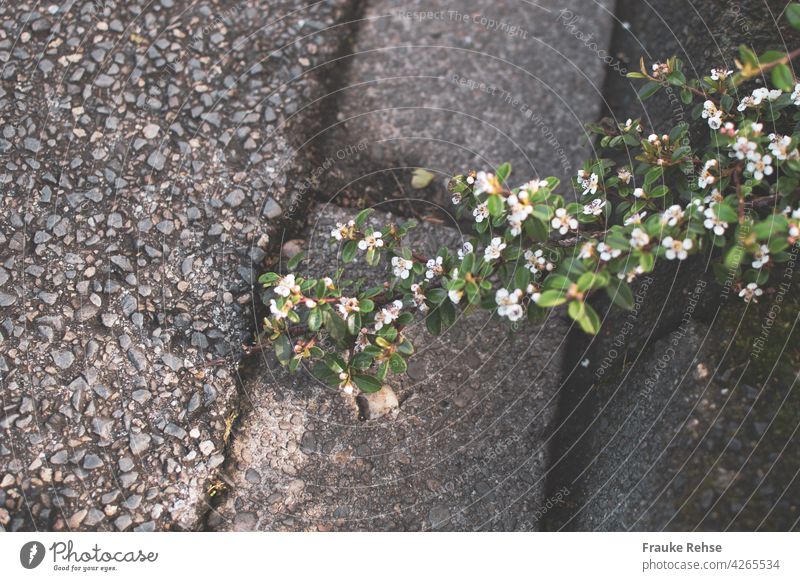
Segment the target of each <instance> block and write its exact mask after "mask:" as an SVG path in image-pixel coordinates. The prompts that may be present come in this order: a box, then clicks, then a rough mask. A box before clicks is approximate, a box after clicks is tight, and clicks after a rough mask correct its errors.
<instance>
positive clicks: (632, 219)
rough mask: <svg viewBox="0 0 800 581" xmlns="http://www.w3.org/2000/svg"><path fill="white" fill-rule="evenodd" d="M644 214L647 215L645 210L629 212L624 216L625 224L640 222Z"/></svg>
mask: <svg viewBox="0 0 800 581" xmlns="http://www.w3.org/2000/svg"><path fill="white" fill-rule="evenodd" d="M645 216H647V212H636V213H635V214H631V215H630V216H628V217H627V218H625V226H630V225H632V224H641V223H642V220H644V217H645Z"/></svg>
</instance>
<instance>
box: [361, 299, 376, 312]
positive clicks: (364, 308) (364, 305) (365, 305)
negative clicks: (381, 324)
mask: <svg viewBox="0 0 800 581" xmlns="http://www.w3.org/2000/svg"><path fill="white" fill-rule="evenodd" d="M358 308H359V309H360V310H361V312H362V313H371V312H372V311H373V310H374V309H375V303H374V302H373V301H371V300H370V299H361V300H360V301H358Z"/></svg>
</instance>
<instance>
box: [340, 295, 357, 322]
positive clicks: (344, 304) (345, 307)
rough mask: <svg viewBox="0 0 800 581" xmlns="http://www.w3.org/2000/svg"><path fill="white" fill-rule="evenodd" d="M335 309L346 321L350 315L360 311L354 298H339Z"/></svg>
mask: <svg viewBox="0 0 800 581" xmlns="http://www.w3.org/2000/svg"><path fill="white" fill-rule="evenodd" d="M336 308H337V309H339V312H340V313H341V314H342V318H344V319H346V318H347V316H348V315H349V314H350V313H358V312H359V311H361V306H360V305H359V304H358V299H356V298H347V297H340V298H339V304H338V305H336Z"/></svg>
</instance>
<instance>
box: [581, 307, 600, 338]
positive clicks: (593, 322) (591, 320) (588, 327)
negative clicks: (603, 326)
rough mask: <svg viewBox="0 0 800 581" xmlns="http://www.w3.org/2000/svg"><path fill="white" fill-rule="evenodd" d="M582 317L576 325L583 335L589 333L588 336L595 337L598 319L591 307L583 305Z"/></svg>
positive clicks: (598, 327)
mask: <svg viewBox="0 0 800 581" xmlns="http://www.w3.org/2000/svg"><path fill="white" fill-rule="evenodd" d="M583 308H584V311H585V312H584V316H583V317H582V318H581V319H580V320H579V321H578V324H579V325H580V326H581V329H583V331H584V332H585V333H589V334H590V335H597V332H598V331H600V317H599V316H598V314H597V311H595V310H594V309H593V308H592V307H591V305H587V304H586V303H584V305H583Z"/></svg>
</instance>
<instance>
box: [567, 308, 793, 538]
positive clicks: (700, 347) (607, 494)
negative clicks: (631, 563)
mask: <svg viewBox="0 0 800 581" xmlns="http://www.w3.org/2000/svg"><path fill="white" fill-rule="evenodd" d="M768 309H769V305H767V306H766V307H765V308H763V309H758V310H757V311H756V312H755V313H753V312H750V313H748V314H747V315H746V316H747V317H753V316H755V317H756V318H757V319H758V323H760V322H761V321H762V320H764V316H765V313H766V312H767V311H768ZM787 318H788V319H789V320H788V321H786V320H784V321H783V323H784V325H785V327H789V325H790V324H791V322H792V321H791V319H793V315H789V316H788V317H787ZM737 323H738V321H735V320H727V321H724V322H717V324H716V325H712V326H711V327H709V326H708V325H706V324H704V323H702V322H699V321H687V322H685V323H684V324H683V325H681V326H680V327H679V328H677V329H676V330H675V331H673V332H672V333H670V334H668V335H666V336H665V337H663V338H661V339H660V340H659V341H657V342H655V343H654V344H653V345H652V347H651V348H649V349H647V350H646V351H644V352H642V353H641V354H640V355H639V356H638V357H637V360H636V362H635V363H634V364H633V365H632V366H630V367H629V368H626V370H625V374H624V377H613V378H612V377H609V378H607V379H605V380H601V381H600V382H599V383H598V385H597V390H598V391H599V394H600V395H599V397H598V398H597V400H596V402H595V406H596V407H595V410H594V417H593V420H594V421H593V422H592V423H591V425H590V426H589V433H588V434H587V436H586V437H585V438H584V439H583V440H581V443H580V444H581V446H582V447H583V450H582V453H581V454H578V455H576V456H575V457H573V458H572V460H573V461H577V462H578V463H577V465H575V466H573V467H572V469H573V471H574V473H575V474H578V473H579V472H580V474H579V475H578V476H577V478H576V479H575V480H573V481H572V482H571V483H570V484H568V486H569V485H571V486H572V490H573V494H572V495H571V496H570V498H569V501H570V502H569V506H568V508H567V510H564V511H562V512H561V515H560V518H561V522H559V523H558V524H559V526H560V527H563V528H566V529H571V530H709V531H715V530H716V531H719V530H744V531H752V530H797V528H798V524H799V523H800V506H798V492H800V483H798V482H797V479H796V477H797V474H798V473H799V472H800V461H798V459H797V456H796V455H795V454H792V453H790V452H788V451H789V450H792V449H794V448H796V446H797V444H798V442H800V435H799V434H798V428H797V426H798V425H800V394H799V393H798V392H797V390H796V389H795V388H796V385H795V382H796V369H797V368H796V365H797V361H798V359H799V358H800V353H799V352H798V350H797V349H796V348H794V347H793V342H794V341H796V337H794V336H793V335H792V334H791V332H790V333H789V334H788V335H784V336H775V337H773V338H772V339H771V340H770V343H771V344H772V345H774V346H775V347H777V351H780V352H781V353H780V355H778V356H775V351H773V352H772V353H770V352H769V351H767V352H766V353H765V354H764V355H762V360H761V361H760V362H759V361H758V360H757V359H755V360H754V359H753V351H750V350H749V349H751V348H752V339H753V337H754V335H751V334H747V333H749V332H751V331H754V330H755V329H749V328H748V329H746V331H745V332H744V333H742V334H741V335H738V334H737V329H736V325H737ZM753 327H755V325H753ZM783 332H784V329H783V327H782V326H781V325H777V326H776V327H775V333H776V334H780V333H783ZM793 337H794V338H793ZM743 345H746V346H747V347H748V348H749V349H748V351H746V352H745V353H742V352H741V347H742V346H743ZM749 367H753V369H751V370H750V373H748V372H747V371H748V368H749ZM780 368H784V369H783V370H780ZM787 368H788V369H787ZM771 369H778V371H776V372H772V373H771V372H770V370H771ZM579 458H582V459H583V462H580V460H579Z"/></svg>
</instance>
